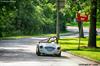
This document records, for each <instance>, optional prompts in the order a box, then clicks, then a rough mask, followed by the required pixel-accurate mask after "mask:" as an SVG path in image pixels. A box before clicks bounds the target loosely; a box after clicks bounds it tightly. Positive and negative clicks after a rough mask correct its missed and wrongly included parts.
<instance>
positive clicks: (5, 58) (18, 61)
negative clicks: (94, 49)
mask: <svg viewBox="0 0 100 66" xmlns="http://www.w3.org/2000/svg"><path fill="white" fill-rule="evenodd" d="M42 39H45V38H24V39H17V40H0V66H81V65H82V64H83V65H84V64H87V65H89V64H97V63H95V62H93V61H89V60H86V59H82V58H80V57H76V56H73V55H71V54H69V53H67V52H62V56H61V57H54V56H37V55H36V54H35V53H36V52H35V51H36V44H37V43H38V41H40V40H42ZM91 66H92V65H91Z"/></svg>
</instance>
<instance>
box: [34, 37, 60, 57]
mask: <svg viewBox="0 0 100 66" xmlns="http://www.w3.org/2000/svg"><path fill="white" fill-rule="evenodd" d="M55 40H56V37H51V38H49V39H47V40H42V41H40V42H39V44H37V47H36V54H37V55H38V56H40V55H56V56H61V47H60V45H58V44H57V43H56V42H54V41H55Z"/></svg>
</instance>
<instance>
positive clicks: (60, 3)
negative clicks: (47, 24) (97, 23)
mask: <svg viewBox="0 0 100 66" xmlns="http://www.w3.org/2000/svg"><path fill="white" fill-rule="evenodd" d="M64 6H65V0H56V8H57V22H56V35H57V43H58V40H59V38H60V36H59V34H60V27H59V26H60V25H59V22H60V16H59V12H60V9H61V8H63V7H64Z"/></svg>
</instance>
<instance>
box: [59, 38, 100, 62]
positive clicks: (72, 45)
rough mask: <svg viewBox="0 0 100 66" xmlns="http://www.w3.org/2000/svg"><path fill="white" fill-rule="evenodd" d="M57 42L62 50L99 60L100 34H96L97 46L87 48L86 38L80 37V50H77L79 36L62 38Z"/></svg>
mask: <svg viewBox="0 0 100 66" xmlns="http://www.w3.org/2000/svg"><path fill="white" fill-rule="evenodd" d="M59 42H60V45H61V47H62V50H63V51H69V52H71V53H72V54H75V55H78V56H82V57H85V58H88V59H92V60H95V61H99V62H100V36H97V46H98V48H88V47H87V44H88V38H81V43H80V50H78V44H79V38H64V39H60V40H59Z"/></svg>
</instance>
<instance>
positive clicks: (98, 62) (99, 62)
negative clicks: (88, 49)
mask: <svg viewBox="0 0 100 66" xmlns="http://www.w3.org/2000/svg"><path fill="white" fill-rule="evenodd" d="M64 52H65V53H66V52H67V53H69V54H71V55H73V56H76V57H80V58H83V59H86V60H89V61H92V62H95V63H97V64H100V61H96V60H93V59H90V58H88V57H86V56H79V55H77V54H74V53H72V52H70V51H64Z"/></svg>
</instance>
